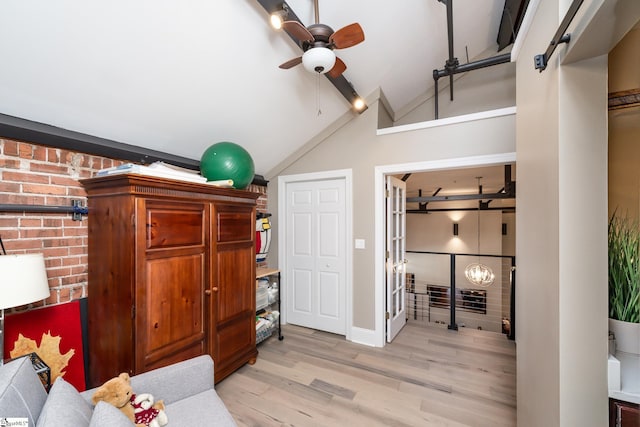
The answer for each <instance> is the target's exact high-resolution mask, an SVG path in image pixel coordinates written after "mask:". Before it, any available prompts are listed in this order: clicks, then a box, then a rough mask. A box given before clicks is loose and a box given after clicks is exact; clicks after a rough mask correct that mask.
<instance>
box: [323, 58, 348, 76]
mask: <svg viewBox="0 0 640 427" xmlns="http://www.w3.org/2000/svg"><path fill="white" fill-rule="evenodd" d="M346 69H347V65H346V64H345V63H344V61H343V60H342V59H340V58H338V57H336V63H335V64H334V65H333V68H332V69H330V70H329V71H328V72H327V74H329V76H331V77H333V78H334V79H335V78H336V77H340V75H341V74H342V73H344V70H346Z"/></svg>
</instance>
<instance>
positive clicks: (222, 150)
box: [200, 141, 255, 190]
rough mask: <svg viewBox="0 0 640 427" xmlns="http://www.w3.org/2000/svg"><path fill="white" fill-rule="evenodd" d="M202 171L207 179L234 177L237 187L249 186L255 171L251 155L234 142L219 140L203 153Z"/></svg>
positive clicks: (216, 179) (234, 184)
mask: <svg viewBox="0 0 640 427" xmlns="http://www.w3.org/2000/svg"><path fill="white" fill-rule="evenodd" d="M200 172H201V173H202V176H204V177H205V178H207V181H218V180H222V179H232V180H233V186H234V188H237V189H240V190H241V189H243V188H247V186H248V185H249V184H251V181H253V175H254V173H255V165H254V164H253V159H252V158H251V155H250V154H249V153H248V152H247V150H245V149H244V148H242V147H241V146H239V145H238V144H234V143H233V142H226V141H225V142H218V143H216V144H213V145H212V146H210V147H209V148H207V149H206V150H205V152H204V153H202V157H201V158H200Z"/></svg>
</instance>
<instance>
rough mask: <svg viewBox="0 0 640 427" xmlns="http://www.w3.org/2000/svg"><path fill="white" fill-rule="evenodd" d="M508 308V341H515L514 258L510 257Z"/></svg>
mask: <svg viewBox="0 0 640 427" xmlns="http://www.w3.org/2000/svg"><path fill="white" fill-rule="evenodd" d="M510 300H511V301H510V307H509V317H511V319H510V321H511V324H510V325H509V327H510V328H509V335H508V337H509V339H510V340H515V339H516V257H511V299H510Z"/></svg>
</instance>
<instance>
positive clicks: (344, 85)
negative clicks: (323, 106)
mask: <svg viewBox="0 0 640 427" xmlns="http://www.w3.org/2000/svg"><path fill="white" fill-rule="evenodd" d="M257 1H258V3H259V4H260V6H262V7H263V8H264V10H265V11H266V12H267V15H271V14H272V13H274V12H277V11H279V10H283V7H284V5H286V8H287V10H288V16H287V20H288V21H298V22H299V23H300V24H302V25H303V26H304V27H307V26H306V25H305V24H304V23H303V22H302V21H301V20H300V18H299V17H298V15H296V14H295V12H294V11H293V9H291V6H289V4H288V3H287V2H285V1H282V0H257ZM282 31H284V32H285V33H286V34H287V35H288V36H289V37H290V38H291V40H293V41H294V43H295V44H296V45H298V47H299V48H300V49H301V50H302V43H301V42H300V40H298V39H297V38H296V37H294V36H293V35H292V34H291V33H289V32H288V31H286V30H284V29H283V30H282ZM324 76H325V77H326V78H327V79H328V80H329V81H330V82H331V84H332V85H333V86H335V88H336V89H338V92H340V93H341V94H342V96H343V97H344V99H346V100H347V102H348V103H349V105H350V106H351V109H352V110H353V111H356V112H358V113H360V114H362V113H363V112H364V111H365V110H366V109H367V108H369V107H368V106H367V105H366V103H365V104H364V107H362V108H361V109H359V110H356V109H355V108H354V107H353V105H354V103H355V101H356V100H357V99H361V100H362V101H363V102H364V98H363V97H361V96H360V95H358V93H357V92H356V90H355V88H354V87H353V85H352V84H351V82H350V81H348V80H347V79H346V77H345V76H344V74H340V75H339V76H338V77H331V76H330V75H329V73H325V74H324Z"/></svg>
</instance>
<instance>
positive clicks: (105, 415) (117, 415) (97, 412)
mask: <svg viewBox="0 0 640 427" xmlns="http://www.w3.org/2000/svg"><path fill="white" fill-rule="evenodd" d="M130 425H132V424H131V420H130V419H129V418H127V416H126V415H125V414H123V413H122V411H121V410H120V409H118V408H116V407H115V406H113V405H112V404H110V403H107V402H103V401H100V402H98V404H97V405H96V407H95V409H94V410H93V415H92V416H91V422H90V423H89V427H122V426H130Z"/></svg>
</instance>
